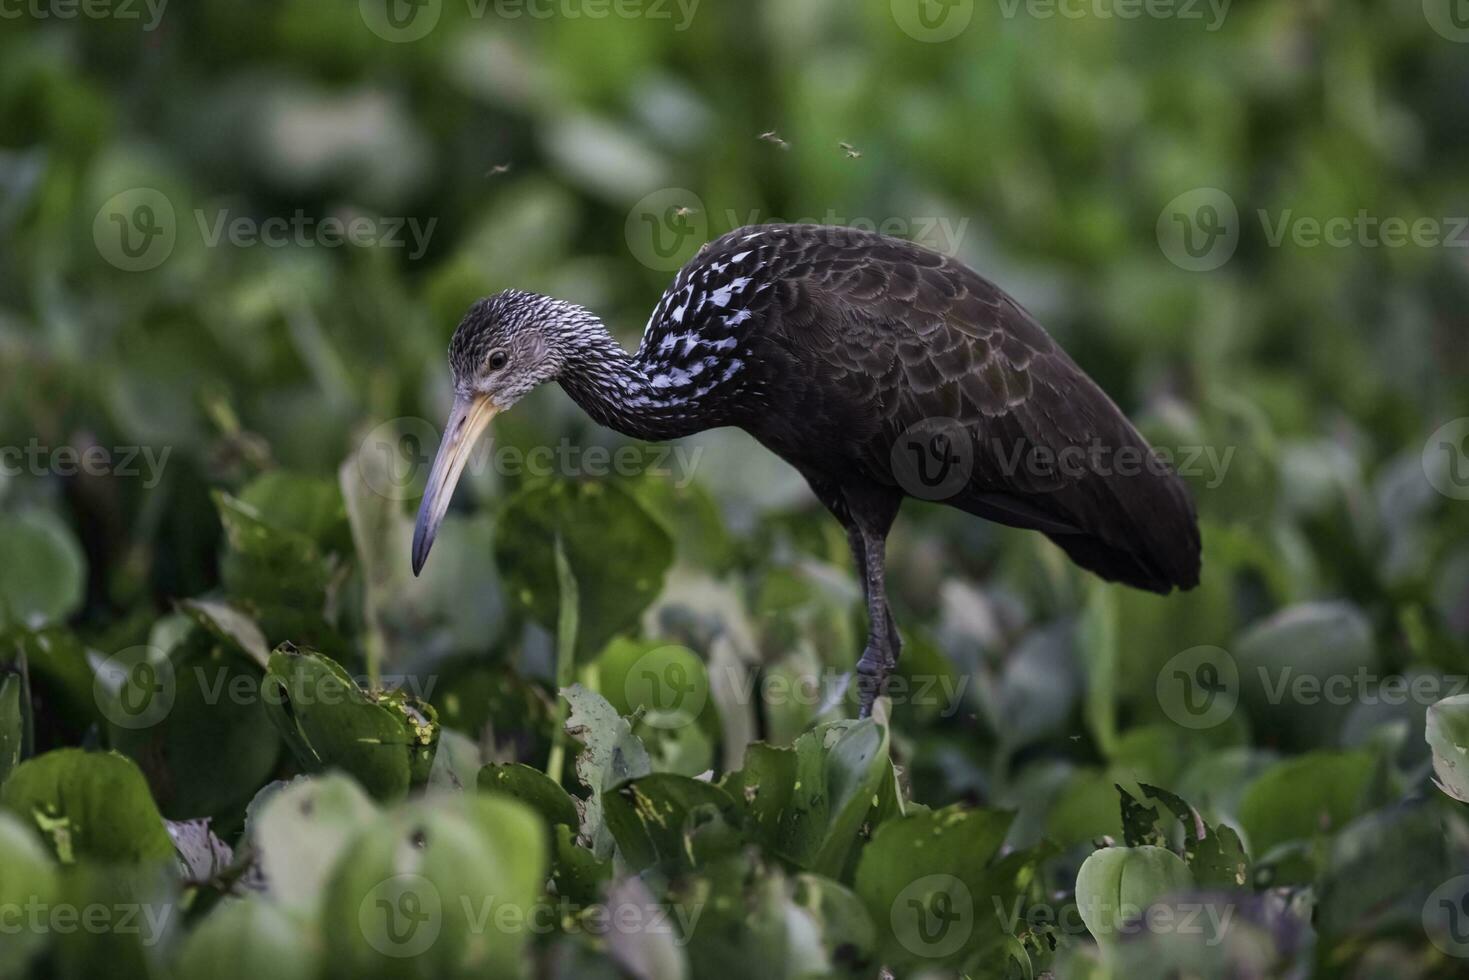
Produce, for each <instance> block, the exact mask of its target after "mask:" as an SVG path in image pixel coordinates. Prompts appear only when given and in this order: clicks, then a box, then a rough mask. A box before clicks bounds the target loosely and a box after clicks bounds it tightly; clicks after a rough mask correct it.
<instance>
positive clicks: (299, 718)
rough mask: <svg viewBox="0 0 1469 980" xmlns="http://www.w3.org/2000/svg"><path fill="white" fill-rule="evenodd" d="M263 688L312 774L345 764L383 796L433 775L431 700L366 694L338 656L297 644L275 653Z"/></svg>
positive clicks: (434, 742)
mask: <svg viewBox="0 0 1469 980" xmlns="http://www.w3.org/2000/svg"><path fill="white" fill-rule="evenodd" d="M263 690H264V692H265V703H266V705H267V708H268V711H267V714H268V716H269V717H270V719H271V721H272V722H274V723H275V726H276V728H277V730H278V731H279V732H280V733H281V736H282V737H283V738H284V739H285V741H286V744H287V745H288V746H289V747H290V748H291V751H292V752H293V753H294V754H295V756H296V761H297V762H298V763H300V765H301V767H302V768H303V769H305V770H306V771H307V772H313V773H314V772H321V771H323V770H326V769H329V768H333V767H335V768H339V769H342V770H344V771H345V772H347V773H349V774H351V775H352V776H353V778H355V779H356V780H357V781H358V782H359V783H361V784H362V786H363V787H364V788H366V789H367V791H368V792H369V793H371V794H372V795H373V796H375V797H377V798H378V799H391V798H394V797H399V796H402V795H404V794H406V793H407V792H408V790H409V788H411V787H413V786H418V785H422V784H423V783H425V782H426V781H427V780H428V777H429V774H430V772H431V771H432V768H433V759H434V752H435V750H436V748H437V745H438V737H439V726H438V720H437V717H436V715H435V713H434V710H433V707H432V706H431V705H428V704H427V703H425V702H422V701H420V700H418V699H417V698H413V697H411V696H409V695H406V694H402V693H400V692H392V691H389V692H371V691H364V690H363V689H362V688H360V687H358V686H357V683H356V682H355V681H354V680H353V679H352V678H351V677H350V676H348V674H347V672H346V671H345V670H343V669H342V668H341V666H340V665H338V664H337V663H335V662H334V661H332V660H331V659H330V658H328V657H326V656H325V655H323V654H320V653H317V652H316V651H313V650H297V649H296V648H295V647H293V646H291V645H290V644H283V645H282V646H280V647H278V648H277V649H276V650H275V652H274V653H272V654H271V655H270V670H269V672H268V673H267V675H266V679H265V682H264V687H263Z"/></svg>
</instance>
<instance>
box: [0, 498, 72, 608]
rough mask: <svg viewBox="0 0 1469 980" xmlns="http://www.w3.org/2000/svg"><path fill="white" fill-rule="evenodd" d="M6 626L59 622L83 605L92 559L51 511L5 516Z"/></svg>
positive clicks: (0, 569)
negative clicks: (88, 558) (88, 559)
mask: <svg viewBox="0 0 1469 980" xmlns="http://www.w3.org/2000/svg"><path fill="white" fill-rule="evenodd" d="M0 555H4V556H5V561H4V562H0V627H7V626H15V625H24V626H31V627H36V626H41V625H44V624H47V623H57V622H60V621H62V620H64V619H66V618H67V617H68V616H70V615H71V614H72V613H74V612H76V611H77V610H78V609H79V608H81V605H82V599H83V596H84V595H85V590H86V585H87V559H86V555H85V554H84V553H83V552H82V548H81V545H79V544H78V543H77V540H76V535H74V534H72V532H71V528H69V527H67V525H66V523H65V522H64V521H62V520H61V519H60V518H58V517H56V516H55V515H54V514H51V513H49V512H47V511H41V510H34V511H26V512H24V513H21V514H9V515H0Z"/></svg>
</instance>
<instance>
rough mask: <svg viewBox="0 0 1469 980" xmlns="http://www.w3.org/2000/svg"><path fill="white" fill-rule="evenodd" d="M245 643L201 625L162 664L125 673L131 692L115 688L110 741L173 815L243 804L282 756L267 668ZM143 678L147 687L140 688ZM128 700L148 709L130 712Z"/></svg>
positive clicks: (215, 812) (220, 811)
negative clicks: (265, 683) (218, 636)
mask: <svg viewBox="0 0 1469 980" xmlns="http://www.w3.org/2000/svg"><path fill="white" fill-rule="evenodd" d="M133 649H134V650H137V651H140V652H142V651H149V650H150V649H151V648H147V647H137V648H133ZM238 649H239V648H238V647H237V646H236V645H235V643H234V642H233V641H225V642H217V641H216V640H215V639H214V637H213V636H211V634H209V633H206V632H204V631H203V630H196V631H194V632H193V633H192V634H191V635H190V637H189V638H188V639H187V640H186V641H185V642H184V643H183V644H181V645H179V646H177V647H176V648H175V649H174V650H173V651H172V652H170V653H169V654H166V655H163V656H162V657H159V658H158V659H159V661H160V663H159V665H158V666H157V667H156V668H155V669H153V670H151V671H149V672H147V673H145V674H137V673H135V672H133V671H131V670H130V671H128V672H127V673H126V675H125V676H124V677H123V679H122V684H123V685H124V687H125V689H126V690H127V692H128V693H127V694H126V696H125V697H123V696H122V692H115V695H114V696H115V697H123V700H121V701H116V700H115V701H114V702H113V705H114V706H113V709H112V710H111V711H109V712H108V717H109V723H108V736H109V740H110V742H111V744H112V746H113V748H115V749H117V750H118V751H119V752H122V753H123V754H124V755H126V756H128V757H129V758H131V759H132V760H133V761H134V762H136V763H137V764H138V767H139V768H140V769H142V771H143V773H144V775H145V776H146V777H147V778H148V785H149V786H150V787H151V788H152V791H153V796H154V799H156V800H157V801H158V805H159V809H160V810H162V812H163V815H164V816H165V817H168V818H169V819H171V820H187V819H190V818H193V817H209V816H219V815H222V814H224V813H225V812H226V811H231V810H234V809H236V808H238V807H239V806H241V805H243V804H245V803H247V802H248V801H249V800H250V798H251V797H252V796H254V795H255V793H256V791H257V790H259V789H260V787H261V786H262V785H263V784H264V783H265V782H266V781H267V780H268V779H270V777H271V774H272V773H273V772H274V771H275V769H276V766H277V764H278V763H279V761H280V757H281V738H280V736H279V735H278V734H277V733H276V731H275V729H274V728H273V727H272V725H271V723H270V720H269V717H268V708H267V705H266V704H265V703H264V700H263V698H262V696H261V695H262V692H261V680H262V675H261V671H260V668H259V667H258V666H257V664H256V662H255V661H254V660H253V659H249V658H247V657H246V656H245V655H244V654H243V653H242V652H238ZM149 656H150V658H151V657H152V656H156V652H154V653H151V654H150V655H149ZM118 660H119V658H114V659H113V661H112V664H113V666H119V663H118ZM144 678H145V679H146V680H145V681H144V680H141V679H144ZM143 683H146V684H147V685H148V687H147V688H146V689H140V688H141V685H142V684H143ZM154 699H158V700H157V702H156V703H155V700H154ZM125 705H132V706H134V707H136V706H138V705H142V707H141V708H140V709H138V710H136V711H129V710H127V709H126V707H125Z"/></svg>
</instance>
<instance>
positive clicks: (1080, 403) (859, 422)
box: [413, 225, 1200, 716]
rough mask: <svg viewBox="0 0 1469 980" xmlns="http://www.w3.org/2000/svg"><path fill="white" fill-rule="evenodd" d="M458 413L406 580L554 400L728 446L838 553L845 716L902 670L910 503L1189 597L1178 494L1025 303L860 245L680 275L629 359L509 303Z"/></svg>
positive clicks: (768, 239) (543, 301) (752, 230)
mask: <svg viewBox="0 0 1469 980" xmlns="http://www.w3.org/2000/svg"><path fill="white" fill-rule="evenodd" d="M449 365H450V370H451V372H452V374H453V381H454V393H455V399H454V406H453V410H452V411H451V413H450V416H449V421H448V424H447V426H446V428H445V431H444V437H443V442H442V444H441V445H440V447H439V452H438V456H437V457H436V459H435V460H434V464H433V467H432V469H431V471H430V475H429V480H428V486H427V489H426V491H425V495H424V499H423V505H422V508H421V510H420V512H419V517H418V525H417V527H416V529H415V533H414V540H413V568H414V572H415V573H417V572H418V571H419V570H420V569H421V568H422V567H423V563H424V561H425V560H426V559H427V557H428V553H429V548H430V547H431V546H432V545H433V541H434V535H435V534H436V533H437V531H438V528H439V524H440V522H441V521H442V519H443V516H444V513H445V511H446V510H447V509H448V506H449V500H450V497H451V496H452V494H453V490H454V485H455V483H456V482H457V480H458V478H459V474H460V472H461V471H462V470H463V468H464V465H465V462H466V461H467V460H468V458H469V455H470V451H471V449H472V447H473V445H474V443H475V441H476V439H477V438H478V437H479V435H480V434H481V433H482V432H483V431H484V430H485V427H486V426H487V425H488V424H489V421H490V419H491V418H493V417H494V416H495V414H496V413H498V412H501V411H503V410H505V409H507V408H509V407H510V406H511V405H513V404H515V402H517V401H518V400H519V399H520V398H521V397H523V396H524V395H525V394H526V393H527V392H529V391H530V390H531V389H532V388H535V387H536V386H537V385H540V384H543V383H545V382H548V381H556V382H558V383H559V384H560V385H561V387H562V388H563V389H564V390H565V391H566V393H567V394H568V395H570V396H571V397H572V399H573V400H575V401H576V402H577V404H579V405H580V406H581V407H582V408H583V409H584V410H585V411H586V412H587V414H588V415H590V416H591V417H592V418H593V419H595V420H596V421H598V422H599V423H601V424H603V425H606V426H609V427H611V428H613V429H616V430H617V431H618V432H621V433H624V434H626V435H628V436H632V437H634V438H637V439H647V440H662V439H676V438H679V437H681V436H687V435H691V434H693V433H695V432H699V431H701V430H704V429H709V428H713V427H716V426H725V425H732V426H738V427H740V428H742V429H744V430H745V431H746V432H749V433H750V434H751V435H753V436H754V437H755V438H756V439H757V440H759V442H760V443H761V444H762V445H764V446H765V447H766V448H768V449H769V450H771V451H772V452H774V453H776V454H777V455H779V456H780V457H781V458H782V459H784V460H786V461H787V462H789V463H790V464H791V465H792V466H794V467H796V469H797V470H799V471H800V472H801V474H802V475H803V476H804V477H805V478H806V481H807V482H808V483H809V484H810V486H811V489H812V490H813V491H814V492H815V494H816V496H817V498H818V499H819V500H820V501H821V502H822V504H824V505H825V506H826V508H827V509H828V510H830V511H831V513H832V514H833V515H834V516H835V517H836V518H837V520H838V521H840V522H841V523H842V526H843V527H844V528H845V529H846V531H847V537H848V540H849V542H850V544H851V549H852V555H853V557H854V559H855V561H856V563H857V567H858V569H859V570H860V572H861V574H862V579H863V582H864V586H865V589H864V591H865V596H866V604H867V614H868V638H867V645H866V649H865V650H864V651H863V653H862V656H861V657H860V659H859V660H858V662H857V668H856V673H857V680H858V685H859V706H860V712H861V714H862V715H863V716H866V715H867V714H868V713H869V712H870V711H871V708H872V703H873V700H874V699H875V698H876V697H877V695H878V694H879V693H880V691H881V689H882V686H883V684H884V682H885V680H886V678H887V677H888V675H889V674H890V673H891V671H892V670H893V667H894V666H895V664H896V663H897V659H898V654H899V650H900V646H901V644H900V642H899V638H898V632H897V628H896V626H895V624H894V622H893V616H892V612H891V610H890V609H889V608H888V601H887V583H886V575H885V570H884V552H885V545H886V540H887V535H888V532H889V530H890V529H891V527H892V524H893V520H894V518H895V517H896V516H897V513H898V508H899V506H900V505H901V504H902V502H903V500H904V499H905V498H906V497H919V498H922V499H927V500H935V501H940V502H942V503H945V504H948V505H950V506H952V507H957V508H959V509H961V510H963V511H966V512H968V513H970V514H974V515H976V516H978V517H983V518H985V519H987V520H991V521H996V522H999V523H1001V524H1008V525H1011V526H1014V527H1020V528H1028V529H1031V530H1035V531H1039V532H1040V533H1042V534H1045V535H1046V536H1047V537H1049V538H1050V539H1051V540H1052V541H1054V542H1055V543H1056V544H1057V545H1059V546H1060V547H1061V548H1062V550H1064V551H1065V552H1066V554H1067V555H1069V556H1070V557H1071V559H1072V560H1073V561H1075V562H1076V563H1077V564H1078V565H1080V566H1082V567H1083V568H1086V569H1088V570H1090V571H1092V572H1095V573H1096V574H1097V575H1100V576H1101V577H1102V578H1105V579H1108V580H1111V581H1116V582H1123V583H1126V584H1127V585H1131V586H1134V587H1136V588H1141V589H1148V590H1151V591H1154V592H1160V593H1166V592H1169V591H1170V590H1171V589H1173V588H1175V587H1179V588H1185V589H1187V588H1191V587H1193V586H1194V585H1196V584H1197V583H1198V580H1199V553H1200V546H1199V531H1198V525H1197V520H1196V518H1195V514H1194V507H1193V503H1192V501H1191V500H1190V498H1189V494H1188V491H1187V490H1186V489H1185V487H1184V485H1183V483H1182V481H1181V480H1179V478H1178V477H1177V476H1176V475H1175V474H1174V473H1173V472H1172V471H1171V470H1170V469H1168V468H1167V466H1166V465H1164V464H1163V463H1162V462H1161V460H1159V459H1158V458H1157V457H1156V456H1155V455H1154V454H1153V453H1152V450H1151V449H1150V447H1149V446H1148V444H1147V443H1146V441H1144V439H1143V437H1142V436H1141V435H1139V434H1138V432H1137V430H1136V429H1135V428H1133V426H1132V424H1131V423H1130V422H1128V420H1127V417H1126V416H1125V415H1123V414H1122V412H1121V411H1120V410H1119V409H1118V408H1117V406H1116V405H1115V404H1113V402H1112V400H1111V399H1110V398H1108V397H1107V395H1106V394H1105V393H1104V392H1103V391H1102V390H1101V389H1100V388H1099V387H1097V385H1096V384H1095V383H1094V382H1093V381H1092V380H1091V379H1090V378H1089V377H1087V375H1086V374H1085V373H1084V372H1083V371H1082V370H1081V368H1079V367H1078V366H1077V365H1076V363H1075V362H1074V361H1072V360H1071V358H1070V357H1068V356H1067V355H1066V352H1065V351H1063V350H1061V348H1060V347H1058V346H1057V345H1056V343H1055V342H1054V341H1053V340H1052V339H1051V338H1050V336H1049V335H1047V333H1046V332H1045V330H1043V329H1042V328H1041V326H1040V324H1039V323H1037V322H1036V321H1035V319H1034V318H1033V317H1031V315H1030V314H1029V313H1027V312H1026V311H1025V310H1024V309H1023V308H1022V307H1021V306H1020V304H1019V303H1017V302H1016V301H1015V300H1014V299H1012V298H1011V297H1009V296H1008V295H1006V294H1005V293H1004V292H1003V291H1001V290H1000V289H999V288H998V287H997V286H995V285H994V284H992V283H990V282H989V281H988V280H986V279H984V278H983V277H981V276H980V275H978V274H977V273H975V272H974V271H972V270H970V269H969V268H967V267H966V266H964V265H963V264H961V263H959V262H958V261H956V260H954V259H951V258H948V257H946V256H944V255H941V254H939V253H937V252H933V251H930V250H929V249H926V248H923V247H922V246H919V245H915V244H913V243H911V242H907V241H902V240H899V239H894V238H888V237H885V236H882V235H878V234H875V233H871V232H866V231H860V230H856V229H851V228H843V227H827V226H821V225H763V226H757V227H749V228H741V229H739V230H737V231H733V232H730V233H729V234H727V235H724V236H723V237H721V238H719V239H718V240H716V241H715V242H713V243H711V244H710V245H709V246H708V247H707V248H706V249H704V250H703V251H701V252H700V253H699V254H698V255H697V256H695V257H694V258H693V259H692V260H691V261H690V262H689V263H688V265H686V266H684V268H683V269H682V270H680V271H679V273H678V275H677V276H676V277H675V278H674V281H673V283H672V285H670V286H669V287H668V290H667V292H665V293H664V294H663V298H662V300H660V301H659V303H658V306H657V308H656V309H655V310H654V311H653V315H652V318H651V319H650V320H649V322H648V326H647V329H646V331H645V333H644V334H643V339H642V343H641V344H640V345H639V347H638V350H637V352H636V353H634V354H629V353H627V352H626V351H624V350H623V349H622V347H621V346H619V345H618V344H617V342H616V341H615V340H614V339H613V338H612V335H611V334H610V333H609V332H608V330H607V328H606V327H605V326H604V325H603V324H602V321H601V320H599V319H598V318H597V317H596V316H595V315H594V314H592V313H591V312H589V311H588V310H585V309H583V308H582V307H579V306H575V305H573V304H571V303H566V302H563V301H561V300H556V299H551V298H549V297H545V296H538V295H535V294H532V293H526V292H520V291H517V290H511V291H507V292H503V293H500V294H498V295H496V296H493V297H490V298H488V299H482V300H480V301H479V302H477V303H476V304H475V305H474V306H473V307H472V308H471V309H470V310H469V312H468V313H467V314H466V315H465V317H464V320H463V321H462V322H461V323H460V324H459V327H458V329H457V330H455V332H454V337H453V340H452V341H451V342H450V345H449Z"/></svg>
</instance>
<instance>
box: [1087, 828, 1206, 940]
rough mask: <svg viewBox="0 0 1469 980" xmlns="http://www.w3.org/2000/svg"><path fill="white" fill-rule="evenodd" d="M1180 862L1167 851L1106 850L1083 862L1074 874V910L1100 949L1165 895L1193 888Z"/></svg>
mask: <svg viewBox="0 0 1469 980" xmlns="http://www.w3.org/2000/svg"><path fill="white" fill-rule="evenodd" d="M1193 886H1194V880H1193V876H1192V875H1191V874H1189V870H1188V866H1187V865H1186V864H1184V863H1183V859H1182V858H1180V857H1179V856H1178V855H1177V854H1174V853H1173V852H1172V851H1170V850H1168V849H1167V848H1165V847H1155V846H1153V845H1151V844H1144V845H1142V846H1140V847H1104V848H1102V849H1101V850H1098V851H1093V852H1092V853H1091V855H1090V856H1089V857H1088V858H1087V859H1086V860H1085V861H1084V862H1082V865H1081V870H1080V871H1078V872H1077V875H1076V907H1077V911H1078V912H1079V913H1080V915H1081V919H1082V921H1083V922H1084V923H1086V927H1087V930H1088V931H1089V932H1091V934H1092V936H1093V937H1095V938H1096V940H1097V942H1098V944H1100V945H1101V946H1102V948H1103V949H1104V950H1106V949H1108V948H1110V947H1111V946H1112V945H1113V944H1115V942H1116V940H1117V934H1118V932H1119V930H1121V929H1123V928H1125V927H1127V926H1128V924H1129V923H1131V922H1133V921H1135V920H1137V918H1138V917H1139V916H1141V915H1142V913H1143V911H1144V910H1145V909H1147V907H1148V906H1149V905H1151V904H1152V903H1153V902H1155V901H1157V900H1158V899H1160V898H1162V897H1164V896H1165V895H1170V894H1176V893H1179V892H1184V891H1188V890H1190V889H1192V888H1193Z"/></svg>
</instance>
